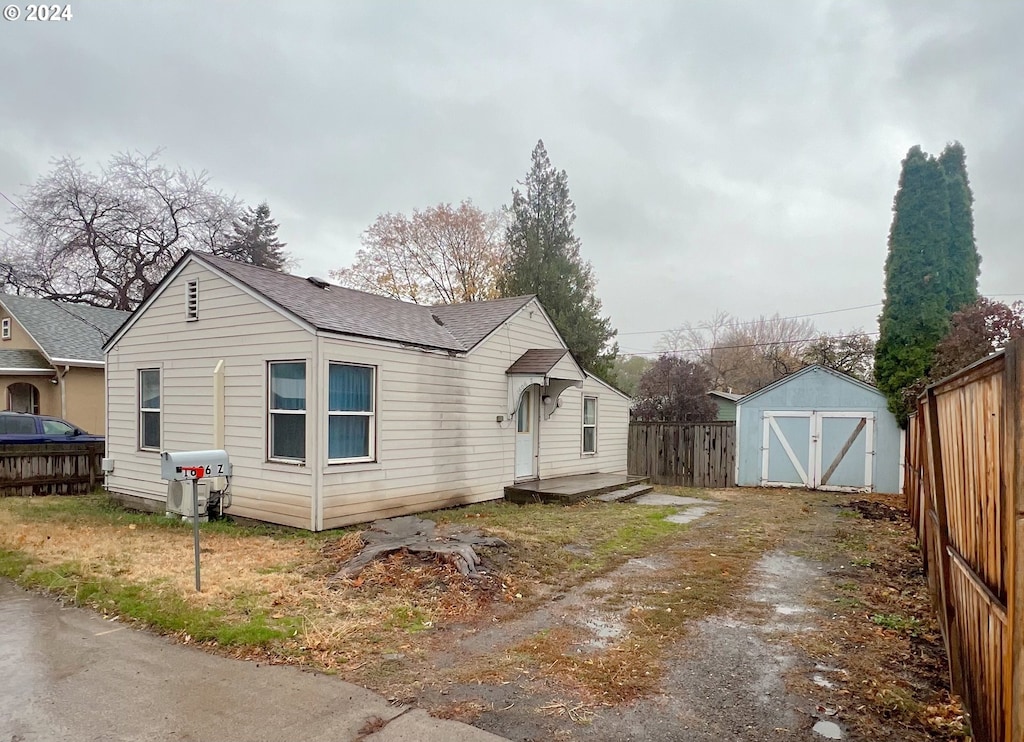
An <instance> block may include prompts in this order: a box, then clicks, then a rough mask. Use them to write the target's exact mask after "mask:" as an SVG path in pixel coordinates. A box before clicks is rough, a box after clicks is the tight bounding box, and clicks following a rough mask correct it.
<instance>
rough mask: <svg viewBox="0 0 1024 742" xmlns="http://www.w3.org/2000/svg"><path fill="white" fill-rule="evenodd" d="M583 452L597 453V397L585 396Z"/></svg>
mask: <svg viewBox="0 0 1024 742" xmlns="http://www.w3.org/2000/svg"><path fill="white" fill-rule="evenodd" d="M583 453H585V454H587V453H597V397H584V398H583Z"/></svg>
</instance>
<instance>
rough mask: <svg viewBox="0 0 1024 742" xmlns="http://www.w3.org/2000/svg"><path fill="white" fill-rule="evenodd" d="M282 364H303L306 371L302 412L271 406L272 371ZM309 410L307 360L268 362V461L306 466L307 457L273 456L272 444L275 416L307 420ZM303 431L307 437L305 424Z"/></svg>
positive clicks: (303, 448)
mask: <svg viewBox="0 0 1024 742" xmlns="http://www.w3.org/2000/svg"><path fill="white" fill-rule="evenodd" d="M282 363H301V364H302V366H303V368H304V369H305V370H306V376H305V381H306V397H305V403H304V406H303V408H302V409H301V410H277V409H274V408H273V407H271V406H270V405H271V400H272V399H273V398H272V396H271V380H272V378H273V377H272V374H271V372H270V369H271V368H272V367H273V366H275V365H278V364H282ZM308 409H309V364H308V363H306V361H305V360H281V361H267V461H273V462H274V463H277V464H291V465H292V466H296V465H301V466H304V465H305V464H306V458H305V457H303V458H301V459H292V458H286V457H284V456H273V455H272V454H273V451H272V450H271V447H272V444H273V429H274V425H273V417H274V415H302V416H303V418H305V416H306V413H307V411H308ZM303 422H305V421H303ZM302 430H303V436H305V430H306V426H305V424H303V426H302ZM302 450H303V451H306V446H305V445H304V446H303V447H302Z"/></svg>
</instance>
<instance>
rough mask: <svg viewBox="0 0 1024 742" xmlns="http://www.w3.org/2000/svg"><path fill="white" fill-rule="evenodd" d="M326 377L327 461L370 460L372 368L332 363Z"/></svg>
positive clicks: (372, 415) (372, 405) (372, 408)
mask: <svg viewBox="0 0 1024 742" xmlns="http://www.w3.org/2000/svg"><path fill="white" fill-rule="evenodd" d="M328 374H329V378H328V383H327V386H328V389H327V460H328V462H329V463H341V462H345V461H371V460H373V456H374V438H375V425H374V418H375V404H374V402H375V394H374V387H375V382H374V368H373V367H372V366H353V365H350V364H347V363H332V364H330V370H329V372H328Z"/></svg>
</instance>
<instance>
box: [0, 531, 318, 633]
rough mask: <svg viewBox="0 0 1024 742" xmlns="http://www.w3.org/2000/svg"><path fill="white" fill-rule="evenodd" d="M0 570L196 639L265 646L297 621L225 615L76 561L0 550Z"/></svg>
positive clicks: (34, 586)
mask: <svg viewBox="0 0 1024 742" xmlns="http://www.w3.org/2000/svg"><path fill="white" fill-rule="evenodd" d="M0 575H2V576H4V577H7V578H10V579H12V580H14V581H15V582H16V583H17V584H19V585H20V586H22V587H24V588H28V589H35V590H44V591H46V592H49V593H51V594H53V595H56V596H59V597H60V598H61V599H63V600H66V601H68V602H70V603H73V604H74V605H78V606H84V607H89V608H93V609H95V610H98V611H101V612H102V613H104V614H107V615H116V616H119V617H121V618H123V619H128V620H131V621H138V622H139V623H142V624H145V625H147V626H149V627H151V628H153V629H154V630H156V631H158V632H161V633H167V634H181V635H185V634H187V635H188V636H190V637H191V638H192V639H193V640H194V641H198V642H215V643H217V644H221V645H224V646H231V645H245V646H253V647H256V646H266V645H270V644H274V643H278V642H282V641H284V640H286V639H289V638H291V637H293V636H295V635H296V634H297V632H298V631H299V629H300V627H301V620H300V619H298V618H296V617H282V618H280V619H272V618H269V617H268V616H267V615H266V613H264V612H262V611H259V610H251V611H248V612H242V613H241V615H239V614H232V615H228V614H226V613H225V612H224V611H220V610H215V609H200V608H196V607H195V606H191V605H189V604H188V603H186V602H185V601H184V600H183V599H182V598H180V597H178V596H176V595H173V594H171V593H169V592H167V591H165V590H162V589H161V585H160V583H159V582H155V583H151V584H148V585H140V584H132V583H123V582H119V581H117V580H113V579H108V578H97V577H95V576H91V575H90V574H89V573H88V571H87V569H86V568H85V567H83V566H82V565H80V564H78V563H76V562H63V563H61V564H56V565H51V566H46V567H43V566H40V565H39V563H38V562H37V561H35V560H34V559H32V558H31V557H29V556H28V555H26V554H23V553H21V552H17V551H9V550H0Z"/></svg>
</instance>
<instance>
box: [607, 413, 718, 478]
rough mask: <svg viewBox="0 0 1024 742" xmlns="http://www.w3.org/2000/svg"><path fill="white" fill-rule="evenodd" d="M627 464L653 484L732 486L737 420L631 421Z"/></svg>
mask: <svg viewBox="0 0 1024 742" xmlns="http://www.w3.org/2000/svg"><path fill="white" fill-rule="evenodd" d="M626 466H627V469H628V471H629V473H630V474H634V475H638V476H642V477H650V478H651V481H652V482H653V483H654V484H671V485H678V486H683V487H732V486H733V485H735V483H736V472H735V467H736V423H732V422H709V423H637V422H634V423H630V424H629V448H628V449H627V455H626Z"/></svg>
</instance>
